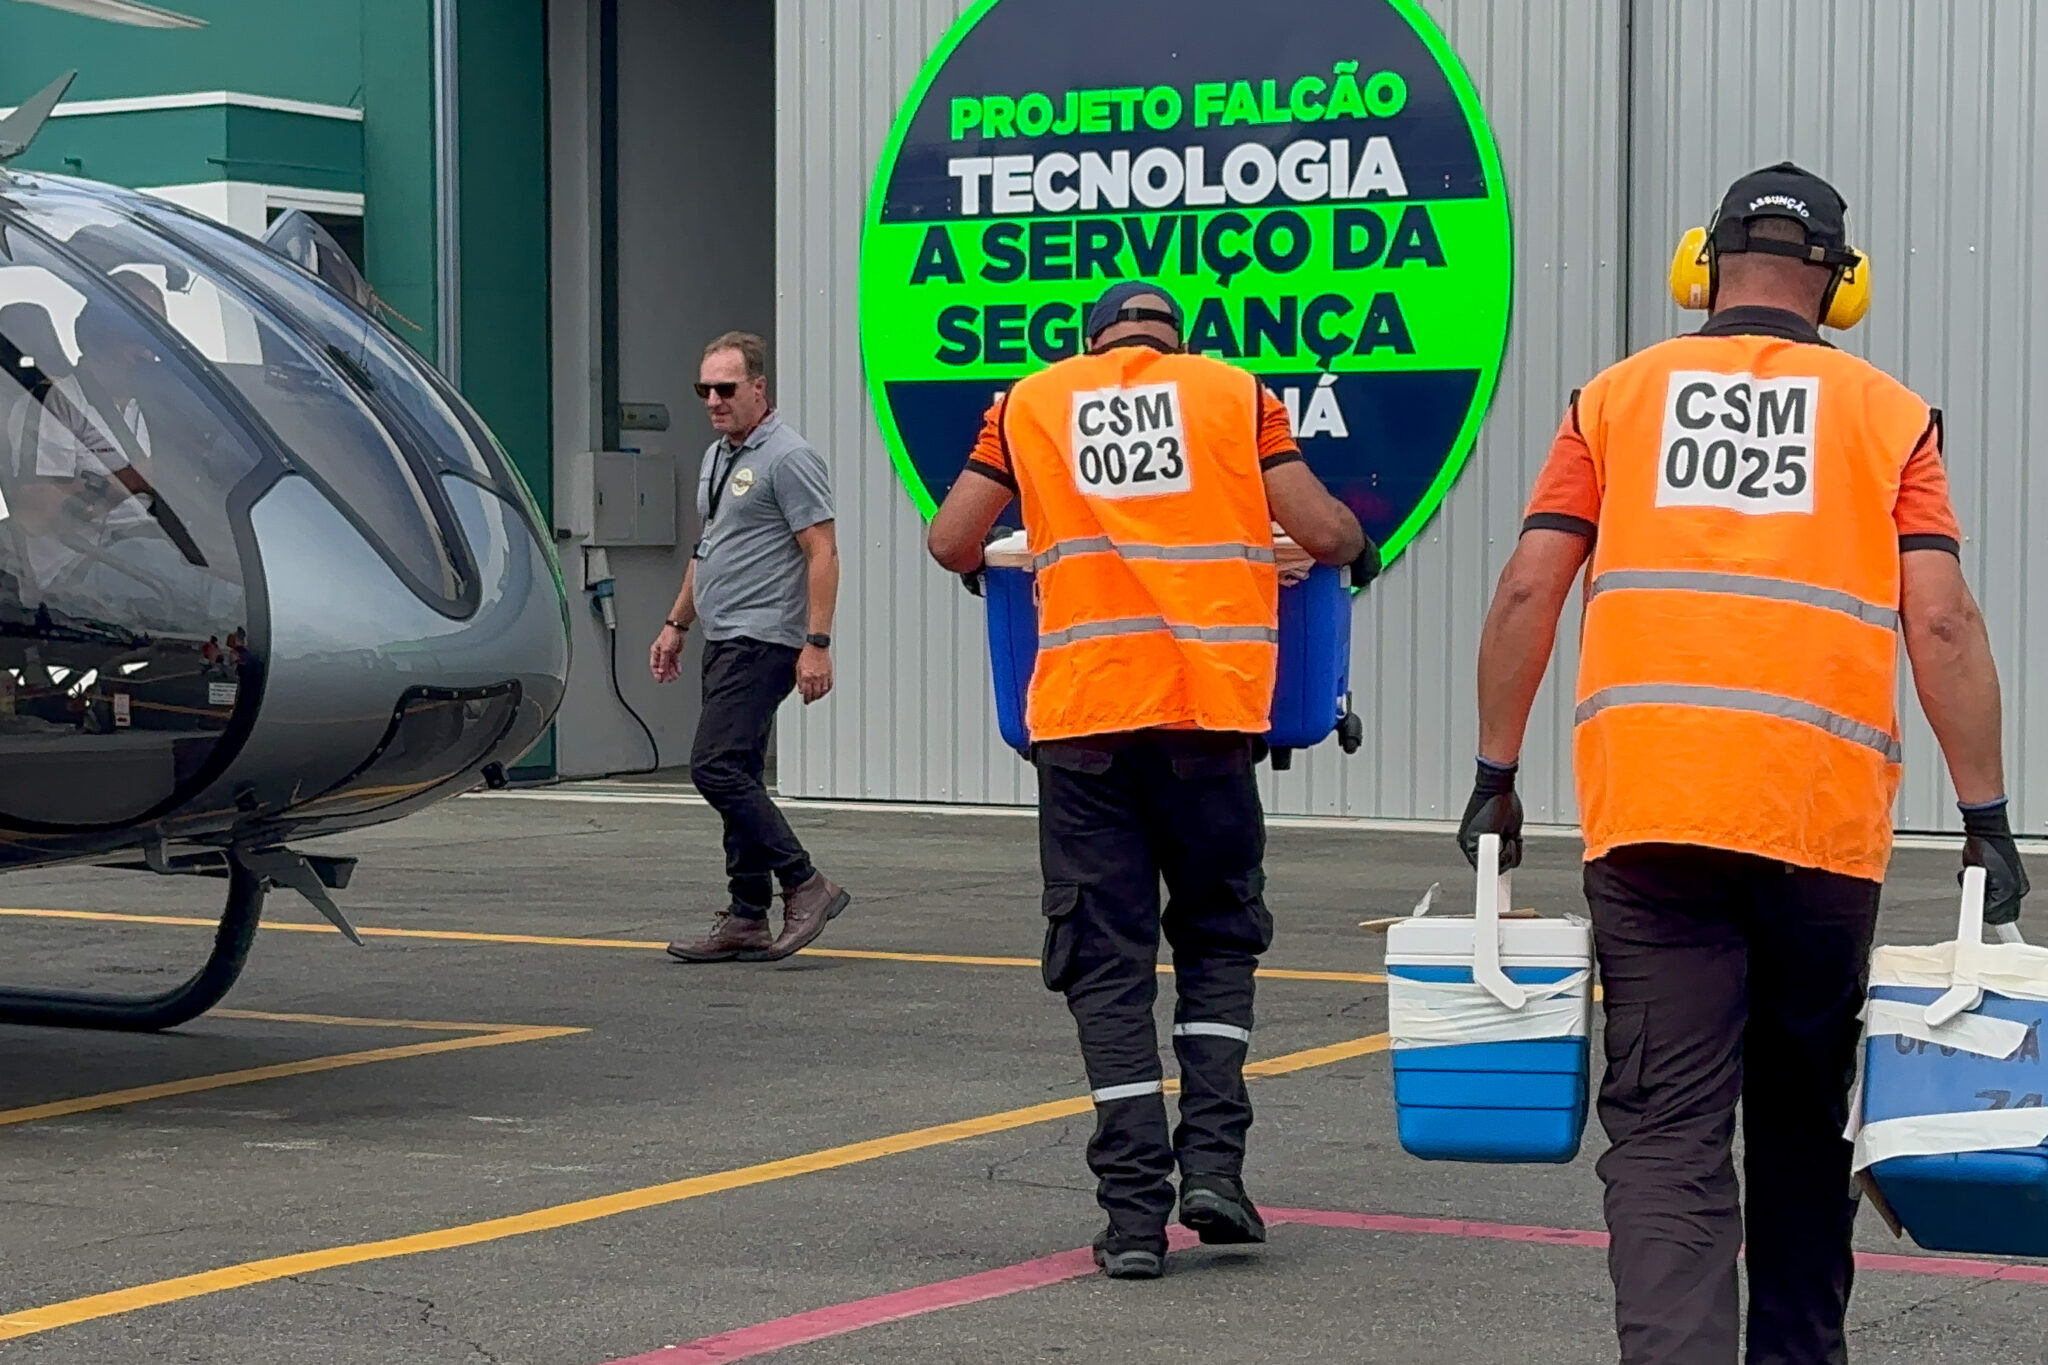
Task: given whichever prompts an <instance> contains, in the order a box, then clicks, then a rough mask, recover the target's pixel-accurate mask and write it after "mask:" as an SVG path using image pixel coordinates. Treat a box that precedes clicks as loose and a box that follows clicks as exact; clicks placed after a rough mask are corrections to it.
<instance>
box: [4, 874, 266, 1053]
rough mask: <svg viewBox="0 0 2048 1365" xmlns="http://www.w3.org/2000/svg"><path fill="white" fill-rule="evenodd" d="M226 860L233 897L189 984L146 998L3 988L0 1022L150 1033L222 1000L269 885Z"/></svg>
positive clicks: (245, 949) (244, 952)
mask: <svg viewBox="0 0 2048 1365" xmlns="http://www.w3.org/2000/svg"><path fill="white" fill-rule="evenodd" d="M226 861H227V862H228V867H227V868H226V869H225V875H226V877H227V882H228V899H227V905H226V907H225V908H224V909H223V910H222V911H221V917H220V928H219V929H217V930H216V931H215V932H214V936H213V951H212V952H211V953H210V954H209V955H208V956H207V959H206V962H205V965H203V966H201V967H200V969H199V970H198V971H196V972H194V973H193V974H192V975H191V977H189V978H188V979H187V980H186V981H185V982H184V984H183V985H179V986H174V987H172V988H171V989H170V990H168V991H165V992H163V993H162V994H161V995H142V996H122V995H95V994H90V993H85V992H73V991H23V990H7V989H4V988H0V1024H33V1025H41V1026H45V1027H52V1028H98V1029H118V1030H122V1031H125V1032H130V1033H147V1032H152V1031H154V1030H157V1029H167V1028H176V1027H177V1026H178V1025H179V1024H182V1023H185V1022H187V1021H189V1020H191V1019H195V1018H197V1017H198V1016H200V1015H202V1014H204V1013H206V1012H207V1011H208V1010H210V1009H212V1008H213V1007H214V1006H215V1005H217V1004H219V1003H220V1001H221V997H222V996H224V995H226V994H227V993H228V990H229V989H230V988H231V987H232V986H233V985H234V984H235V979H236V978H237V977H239V976H241V974H242V965H243V964H244V963H245V962H247V961H248V960H249V945H250V943H252V942H253V941H254V940H255V938H256V925H257V922H258V921H259V920H261V919H262V917H263V894H264V888H265V887H266V885H267V884H268V882H267V879H266V878H265V877H264V876H263V875H262V874H261V873H258V872H256V871H253V870H251V869H249V868H246V867H244V866H242V861H241V859H239V858H232V859H228V860H226Z"/></svg>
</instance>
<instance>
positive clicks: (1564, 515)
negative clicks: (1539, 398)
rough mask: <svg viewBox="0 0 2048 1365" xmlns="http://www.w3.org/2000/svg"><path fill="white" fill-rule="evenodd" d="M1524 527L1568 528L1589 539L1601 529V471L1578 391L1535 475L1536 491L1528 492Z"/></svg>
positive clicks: (1536, 529)
mask: <svg viewBox="0 0 2048 1365" xmlns="http://www.w3.org/2000/svg"><path fill="white" fill-rule="evenodd" d="M1522 529H1523V530H1524V531H1569V532H1571V533H1572V534H1573V535H1580V536H1584V537H1586V538H1587V539H1588V540H1590V539H1592V538H1593V536H1594V535H1595V534H1596V533H1597V532H1598V531H1599V529H1600V474H1599V471H1598V470H1597V469H1596V468H1595V467H1594V465H1593V450H1592V447H1590V446H1588V445H1587V444H1586V438H1585V436H1584V435H1582V434H1581V433H1580V431H1579V403H1578V395H1576V394H1574V395H1573V396H1572V404H1571V408H1570V410H1569V411H1567V412H1566V413H1565V416H1564V421H1563V422H1562V423H1560V424H1559V425H1558V428H1557V436H1556V438H1555V439H1553V440H1552V441H1551V443H1550V457H1549V458H1548V459H1546V460H1545V461H1544V462H1543V472H1542V473H1540V474H1538V475H1537V476H1536V491H1535V492H1534V493H1532V494H1530V495H1529V510H1528V512H1527V514H1526V515H1524V516H1523V518H1522Z"/></svg>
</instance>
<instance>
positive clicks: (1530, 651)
mask: <svg viewBox="0 0 2048 1365" xmlns="http://www.w3.org/2000/svg"><path fill="white" fill-rule="evenodd" d="M1585 554H1586V547H1585V545H1584V543H1583V542H1582V541H1580V540H1577V539H1576V538H1573V537H1571V536H1568V535H1566V534H1564V533H1561V532H1555V531H1532V532H1530V533H1528V534H1527V535H1525V536H1523V538H1522V541H1521V543H1520V544H1519V545H1518V546H1517V547H1516V549H1515V553H1514V556H1513V557H1512V558H1511V559H1509V561H1508V566H1507V568H1506V569H1504V570H1503V571H1502V572H1501V576H1500V586H1499V587H1498V588H1496V589H1495V590H1494V594H1493V606H1492V607H1491V608H1489V609H1488V611H1487V613H1486V626H1485V629H1484V630H1483V631H1482V632H1481V634H1480V636H1479V756H1480V757H1481V758H1484V759H1487V760H1488V761H1490V762H1493V763H1497V764H1503V765H1505V764H1512V763H1514V762H1515V761H1516V760H1517V759H1519V758H1520V757H1521V753H1522V736H1523V734H1524V733H1525V732H1526V731H1527V729H1528V727H1529V708H1530V707H1532V706H1534V705H1535V704H1536V691H1537V689H1538V688H1540V687H1542V686H1543V672H1544V670H1545V669H1546V668H1548V667H1549V666H1550V651H1551V647H1552V646H1553V645H1554V644H1555V643H1556V642H1557V617H1558V613H1559V612H1561V611H1563V610H1564V600H1565V597H1566V596H1567V595H1568V594H1569V593H1570V592H1571V587H1572V583H1573V582H1574V581H1575V580H1576V579H1577V577H1578V571H1579V566H1580V565H1581V564H1582V563H1584V561H1585Z"/></svg>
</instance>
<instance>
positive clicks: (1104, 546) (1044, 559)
mask: <svg viewBox="0 0 2048 1365" xmlns="http://www.w3.org/2000/svg"><path fill="white" fill-rule="evenodd" d="M1115 548H1116V545H1115V543H1114V542H1113V541H1111V540H1110V538H1109V537H1108V536H1086V537H1084V538H1082V539H1080V540H1061V541H1055V542H1054V543H1053V547H1052V548H1051V549H1050V550H1047V551H1046V552H1045V553H1044V554H1042V555H1033V556H1032V557H1031V572H1033V573H1037V572H1038V571H1039V570H1041V569H1045V568H1048V567H1050V566H1051V565H1054V564H1057V563H1059V562H1060V561H1061V560H1062V559H1065V558H1066V557H1067V556H1069V555H1106V554H1108V553H1109V552H1110V551H1111V550H1114V549H1115Z"/></svg>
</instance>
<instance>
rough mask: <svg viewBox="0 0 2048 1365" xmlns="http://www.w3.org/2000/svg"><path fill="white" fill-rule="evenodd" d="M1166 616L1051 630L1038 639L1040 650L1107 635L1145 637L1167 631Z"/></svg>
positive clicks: (1138, 617) (1086, 623) (1088, 622)
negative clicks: (1150, 632)
mask: <svg viewBox="0 0 2048 1365" xmlns="http://www.w3.org/2000/svg"><path fill="white" fill-rule="evenodd" d="M1167 628H1168V627H1167V624H1166V618H1165V617H1164V616H1126V617H1124V618H1123V619H1122V620H1119V621H1083V622H1082V623H1081V624H1080V625H1078V626H1068V627H1067V628H1066V629H1065V630H1049V631H1046V632H1045V633H1044V634H1043V635H1040V636H1039V637H1038V647H1039V648H1040V649H1058V648H1059V647H1060V646H1061V645H1070V644H1073V643H1074V642H1075V641H1076V640H1099V639H1102V638H1103V637H1104V636H1106V635H1143V634H1145V633H1147V632H1148V631H1155V630H1166V629H1167Z"/></svg>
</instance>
